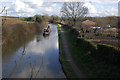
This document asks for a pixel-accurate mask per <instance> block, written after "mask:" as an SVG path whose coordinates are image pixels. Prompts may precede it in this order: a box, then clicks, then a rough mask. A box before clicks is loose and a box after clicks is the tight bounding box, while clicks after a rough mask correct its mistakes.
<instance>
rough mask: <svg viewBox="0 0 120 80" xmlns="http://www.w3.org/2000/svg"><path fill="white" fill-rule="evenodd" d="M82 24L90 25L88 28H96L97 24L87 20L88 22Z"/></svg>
mask: <svg viewBox="0 0 120 80" xmlns="http://www.w3.org/2000/svg"><path fill="white" fill-rule="evenodd" d="M82 23H84V24H86V25H88V26H96V23H95V22H93V21H89V20H86V21H83V22H82Z"/></svg>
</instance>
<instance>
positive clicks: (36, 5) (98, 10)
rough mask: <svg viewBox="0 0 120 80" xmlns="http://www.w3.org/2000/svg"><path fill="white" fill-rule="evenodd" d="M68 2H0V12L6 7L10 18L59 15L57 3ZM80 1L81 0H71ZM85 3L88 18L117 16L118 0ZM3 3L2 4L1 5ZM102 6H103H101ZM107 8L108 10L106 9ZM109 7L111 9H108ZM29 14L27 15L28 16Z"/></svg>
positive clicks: (87, 1)
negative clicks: (46, 14)
mask: <svg viewBox="0 0 120 80" xmlns="http://www.w3.org/2000/svg"><path fill="white" fill-rule="evenodd" d="M64 1H66V2H69V1H71V0H52V1H51V0H0V2H1V3H0V10H2V9H3V7H4V6H7V7H8V8H7V10H8V15H12V16H34V15H35V14H45V13H48V14H50V15H53V14H56V15H59V14H60V13H59V12H60V9H61V7H62V5H61V6H59V7H58V4H57V2H64ZM72 1H81V0H72ZM82 1H85V2H86V3H85V6H86V7H88V9H89V15H90V16H99V15H100V16H101V15H102V16H103V15H105V16H109V15H117V14H118V9H117V8H118V7H117V2H118V0H82ZM2 2H3V3H2ZM5 2H6V3H5ZM52 2H53V3H52ZM103 4H104V5H103ZM111 4H116V6H113V5H112V6H111ZM108 6H109V8H108ZM110 7H113V9H112V8H110ZM28 13H29V14H28Z"/></svg>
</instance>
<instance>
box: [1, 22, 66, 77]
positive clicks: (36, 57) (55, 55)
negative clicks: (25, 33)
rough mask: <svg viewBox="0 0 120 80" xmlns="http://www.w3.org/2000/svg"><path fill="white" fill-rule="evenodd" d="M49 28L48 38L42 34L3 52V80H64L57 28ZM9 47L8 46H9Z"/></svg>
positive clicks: (53, 26) (52, 26) (54, 26)
mask: <svg viewBox="0 0 120 80" xmlns="http://www.w3.org/2000/svg"><path fill="white" fill-rule="evenodd" d="M50 26H51V33H50V35H49V36H45V37H44V36H43V35H42V32H39V33H38V34H36V35H34V36H33V37H32V38H30V39H29V38H28V39H29V40H28V41H27V40H26V42H24V43H23V42H22V43H19V42H17V43H18V44H19V46H20V45H21V46H20V47H19V48H17V44H16V43H15V44H16V45H14V43H13V44H11V45H14V47H13V46H12V47H9V48H6V49H5V50H3V53H2V54H3V57H2V77H3V78H66V76H65V74H64V72H63V70H62V67H61V64H60V62H59V44H58V32H57V26H56V25H52V24H50ZM11 45H9V46H11Z"/></svg>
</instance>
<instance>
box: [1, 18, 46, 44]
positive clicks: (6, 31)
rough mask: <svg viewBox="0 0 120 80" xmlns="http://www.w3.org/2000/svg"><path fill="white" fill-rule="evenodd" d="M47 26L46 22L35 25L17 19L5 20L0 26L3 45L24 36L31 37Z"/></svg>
mask: <svg viewBox="0 0 120 80" xmlns="http://www.w3.org/2000/svg"><path fill="white" fill-rule="evenodd" d="M46 26H47V22H42V23H37V22H32V21H22V20H20V19H19V18H7V19H6V22H5V24H4V25H3V26H2V43H3V45H5V44H8V43H11V42H14V41H16V40H20V39H22V38H23V37H25V36H28V35H33V34H35V33H36V32H38V31H40V30H42V28H43V27H46Z"/></svg>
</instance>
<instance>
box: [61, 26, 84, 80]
mask: <svg viewBox="0 0 120 80" xmlns="http://www.w3.org/2000/svg"><path fill="white" fill-rule="evenodd" d="M61 37H62V42H63V45H64V51H65V54H66V57H67V61H68V62H69V64H70V65H71V67H72V69H73V71H74V72H75V73H76V75H77V76H78V78H86V76H85V75H83V73H82V72H81V70H79V68H78V67H77V65H76V64H75V62H74V60H73V58H72V56H71V53H70V50H69V47H68V45H67V40H66V37H65V34H64V31H63V29H62V28H61Z"/></svg>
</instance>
